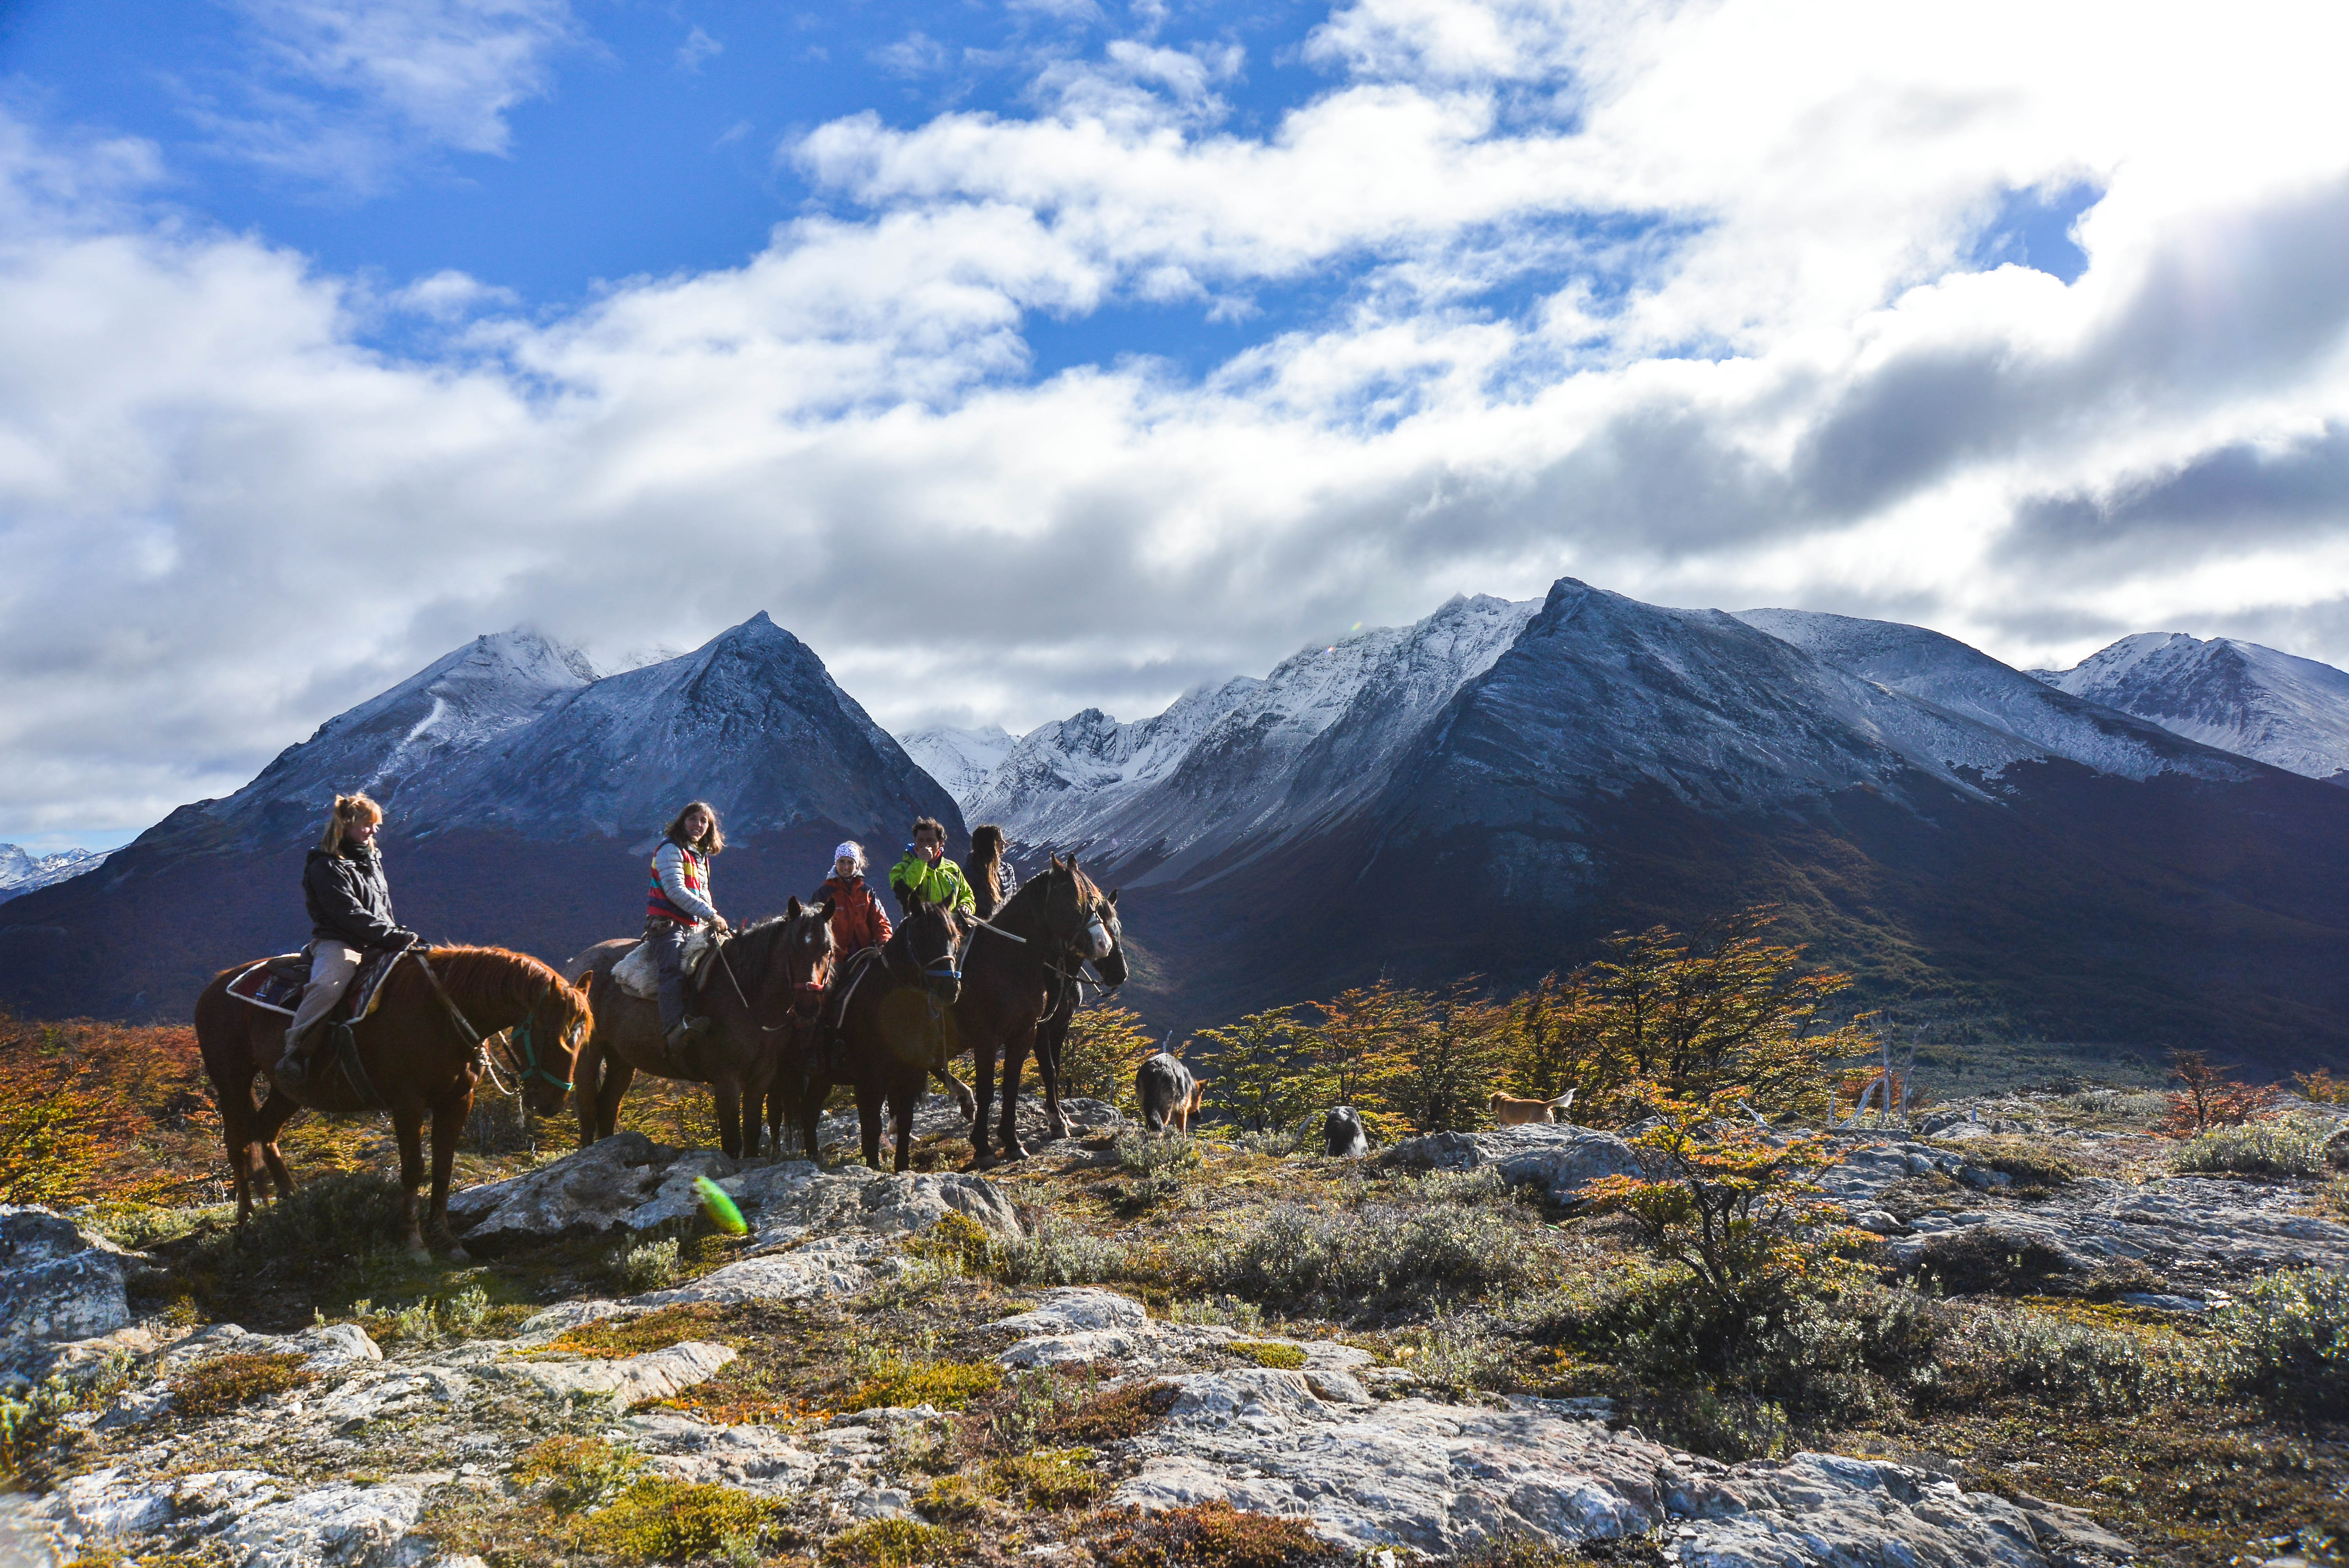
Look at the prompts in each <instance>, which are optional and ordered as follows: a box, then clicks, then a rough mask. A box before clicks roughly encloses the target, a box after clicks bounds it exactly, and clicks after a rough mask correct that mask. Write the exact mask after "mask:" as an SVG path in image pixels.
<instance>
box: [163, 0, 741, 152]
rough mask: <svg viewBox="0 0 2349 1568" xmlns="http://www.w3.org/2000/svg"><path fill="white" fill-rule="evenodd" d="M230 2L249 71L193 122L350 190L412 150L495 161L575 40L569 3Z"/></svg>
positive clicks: (232, 147)
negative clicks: (248, 49)
mask: <svg viewBox="0 0 2349 1568" xmlns="http://www.w3.org/2000/svg"><path fill="white" fill-rule="evenodd" d="M231 4H233V5H234V7H235V8H236V9H237V10H238V11H240V12H241V13H243V15H244V17H245V20H246V22H247V24H248V25H249V26H250V27H251V29H252V33H253V36H254V39H255V41H256V43H257V44H258V45H259V50H258V54H257V57H256V66H255V69H254V74H253V75H252V76H251V77H249V78H248V79H246V80H244V81H243V82H238V83H230V84H226V85H225V86H223V87H222V88H221V89H220V91H219V92H218V93H212V94H207V95H205V96H204V97H203V98H199V99H196V100H194V101H192V102H191V109H190V111H191V113H192V114H193V115H194V116H195V118H196V119H198V120H199V121H200V122H201V123H202V124H203V125H205V126H206V127H207V128H208V129H210V130H211V131H212V133H213V135H214V136H215V137H216V138H217V139H218V140H219V142H220V144H221V146H222V149H223V150H226V151H229V152H232V153H233V154H235V155H238V156H241V157H243V158H246V159H250V160H253V161H255V162H258V163H261V164H264V165H266V166H268V167H271V168H274V169H277V170H283V171H285V172H287V173H290V174H294V175H296V176H299V177H301V178H305V179H312V180H319V181H328V182H331V183H335V184H338V185H345V186H348V187H351V188H353V189H356V190H359V191H369V190H373V189H375V188H377V187H379V186H380V185H382V184H384V183H385V182H386V181H388V180H390V179H391V178H392V177H393V176H394V174H395V172H396V170H397V168H398V165H399V163H400V162H401V161H402V160H405V159H407V158H409V157H411V156H413V155H414V154H416V153H418V152H419V151H428V152H429V151H436V150H454V151H459V152H472V153H488V154H492V155H503V154H505V153H506V152H507V151H508V150H509V149H510V146H511V143H512V131H511V129H510V128H509V126H508V124H507V120H506V116H507V114H508V112H509V111H510V110H512V108H514V106H515V105H517V104H520V103H522V102H524V101H526V100H527V99H530V98H536V97H538V96H540V95H542V94H543V93H544V92H546V91H547V90H548V88H549V87H550V86H551V85H552V78H551V75H550V70H549V57H550V56H551V55H552V54H553V52H554V50H555V49H556V48H558V47H559V46H563V45H564V44H566V43H569V42H573V41H574V40H575V39H576V37H577V36H578V33H577V28H576V25H575V23H574V19H573V17H572V15H571V8H570V5H569V0H231ZM695 37H696V38H698V39H702V40H703V41H704V42H706V43H709V44H711V45H712V52H714V41H712V40H708V39H707V38H706V36H704V35H702V34H701V33H700V31H699V29H698V28H697V29H696V30H695ZM694 47H695V44H694V42H693V40H688V44H687V46H686V48H687V50H688V51H690V50H692V49H693V48H694ZM682 58H683V57H682V55H681V56H680V59H682ZM694 64H695V65H696V66H698V57H697V58H696V60H695V62H694ZM223 95H224V96H223Z"/></svg>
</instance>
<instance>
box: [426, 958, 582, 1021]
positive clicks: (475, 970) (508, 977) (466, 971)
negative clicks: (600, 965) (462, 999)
mask: <svg viewBox="0 0 2349 1568" xmlns="http://www.w3.org/2000/svg"><path fill="white" fill-rule="evenodd" d="M425 958H426V960H427V961H428V962H429V963H430V964H431V965H432V972H433V973H434V974H435V975H439V976H440V984H442V985H445V986H447V987H448V988H449V992H450V995H458V994H459V993H460V992H461V993H463V994H464V995H467V996H478V997H480V998H481V999H482V1000H483V1001H484V1002H487V1003H496V1002H511V1003H513V1004H516V1005H518V1006H524V1007H527V1006H531V1005H533V1004H534V1003H536V1002H537V1001H538V1000H539V998H540V997H542V996H544V995H553V996H554V999H555V1006H557V1007H559V1008H561V1009H562V1010H563V1013H564V1018H563V1024H564V1026H570V1025H572V1024H584V1023H585V1022H586V1021H587V1018H588V1012H587V998H586V994H585V992H583V991H581V990H579V989H578V988H577V987H575V986H574V985H571V983H570V982H569V981H567V980H565V979H564V978H563V976H562V975H559V974H557V973H556V972H555V970H554V966H553V965H548V964H543V963H541V962H540V961H539V960H537V959H535V958H533V957H532V956H531V955H530V954H527V953H516V952H514V951H513V950H512V948H507V947H434V948H430V949H428V950H427V951H426V953H425ZM418 978H419V980H421V979H422V978H423V977H422V976H421V975H419V976H418ZM549 981H552V982H554V985H552V986H551V987H550V986H549V985H548V982H549Z"/></svg>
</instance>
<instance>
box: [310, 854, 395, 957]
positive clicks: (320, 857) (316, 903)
mask: <svg viewBox="0 0 2349 1568" xmlns="http://www.w3.org/2000/svg"><path fill="white" fill-rule="evenodd" d="M302 902H303V903H305V904H306V905H307V906H308V907H309V911H310V934H311V935H312V936H314V937H319V938H323V939H325V940H327V941H331V942H347V943H349V944H351V945H352V946H353V947H398V946H399V945H401V944H404V943H407V942H409V941H412V940H414V938H415V935H416V934H415V933H414V932H412V931H409V930H408V929H407V928H405V927H404V926H402V925H400V924H399V923H398V922H397V921H395V920H394V919H392V916H391V884H390V883H388V882H385V881H384V880H383V857H382V856H381V855H380V854H378V853H377V852H376V847H375V846H374V845H373V844H364V845H354V846H347V847H346V848H344V849H343V850H341V851H338V852H336V853H334V854H329V853H327V852H326V851H325V850H312V851H310V858H309V859H308V860H307V861H305V862H303V866H302Z"/></svg>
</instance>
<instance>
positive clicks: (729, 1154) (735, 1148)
mask: <svg viewBox="0 0 2349 1568" xmlns="http://www.w3.org/2000/svg"><path fill="white" fill-rule="evenodd" d="M709 1092H710V1094H711V1095H712V1096H714V1097H715V1098H716V1099H717V1101H718V1147H719V1148H720V1149H722V1150H725V1151H726V1158H727V1159H729V1160H740V1159H741V1158H742V1086H741V1085H740V1084H739V1083H737V1082H736V1081H735V1080H734V1079H732V1078H720V1079H719V1081H718V1082H716V1083H714V1084H711V1085H710V1086H709Z"/></svg>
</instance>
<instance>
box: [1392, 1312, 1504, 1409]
mask: <svg viewBox="0 0 2349 1568" xmlns="http://www.w3.org/2000/svg"><path fill="white" fill-rule="evenodd" d="M1396 1355H1397V1356H1398V1357H1399V1358H1401V1359H1402V1360H1405V1361H1408V1362H1409V1363H1410V1364H1411V1369H1412V1372H1413V1375H1414V1376H1416V1377H1418V1378H1419V1380H1420V1381H1421V1382H1423V1383H1424V1384H1427V1385H1428V1386H1429V1387H1435V1388H1441V1389H1443V1390H1444V1391H1445V1392H1447V1393H1450V1394H1454V1395H1466V1394H1468V1393H1470V1392H1471V1391H1473V1390H1475V1389H1478V1388H1497V1387H1502V1386H1503V1385H1504V1384H1506V1382H1507V1381H1508V1372H1507V1362H1506V1360H1505V1359H1504V1357H1502V1355H1501V1350H1500V1347H1499V1346H1498V1345H1497V1344H1496V1343H1495V1340H1494V1337H1493V1336H1492V1334H1491V1333H1490V1332H1488V1331H1487V1330H1486V1329H1485V1326H1483V1325H1482V1324H1480V1323H1478V1322H1476V1321H1475V1319H1473V1318H1470V1317H1467V1316H1464V1315H1455V1316H1445V1317H1438V1318H1437V1319H1435V1321H1434V1322H1433V1323H1430V1324H1427V1325H1425V1326H1422V1327H1419V1328H1416V1329H1413V1331H1412V1332H1411V1333H1410V1335H1409V1336H1407V1337H1406V1338H1405V1340H1404V1342H1403V1343H1402V1345H1400V1346H1397V1347H1396Z"/></svg>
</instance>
